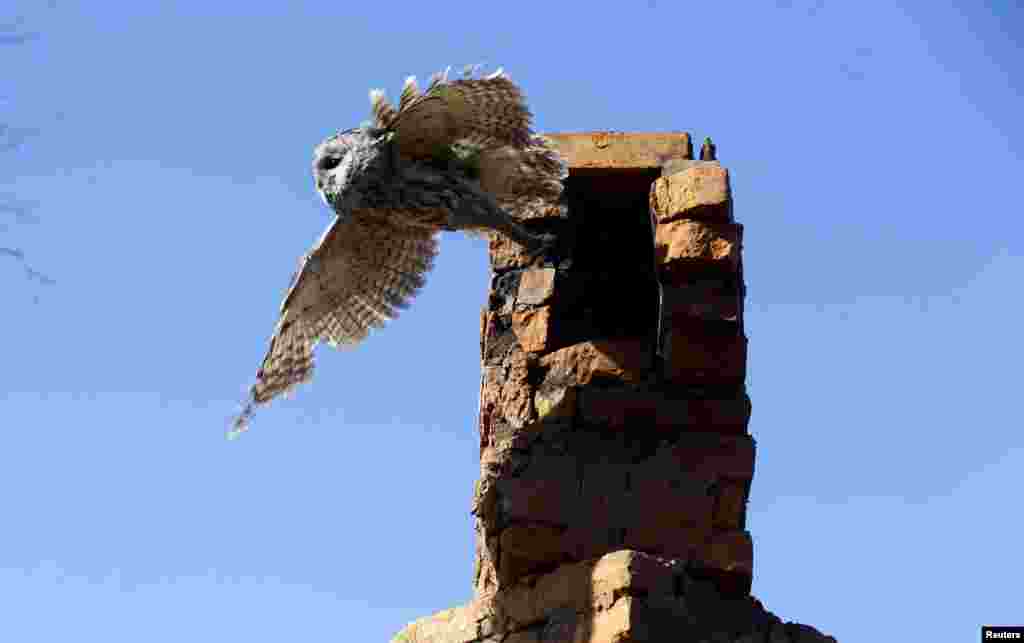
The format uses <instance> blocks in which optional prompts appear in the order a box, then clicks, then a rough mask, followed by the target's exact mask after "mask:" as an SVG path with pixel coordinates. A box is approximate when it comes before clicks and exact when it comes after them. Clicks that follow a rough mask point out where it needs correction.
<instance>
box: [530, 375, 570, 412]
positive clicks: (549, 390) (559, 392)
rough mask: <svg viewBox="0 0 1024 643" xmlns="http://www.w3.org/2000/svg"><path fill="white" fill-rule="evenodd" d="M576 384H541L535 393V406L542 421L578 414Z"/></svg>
mask: <svg viewBox="0 0 1024 643" xmlns="http://www.w3.org/2000/svg"><path fill="white" fill-rule="evenodd" d="M576 398H577V389H576V387H575V386H555V385H552V384H549V385H544V384H541V386H540V387H539V388H538V389H537V392H536V393H534V394H533V407H534V409H535V410H536V412H537V419H538V420H541V421H552V420H564V419H569V418H572V417H574V416H575V415H576Z"/></svg>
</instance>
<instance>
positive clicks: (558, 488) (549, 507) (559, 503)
mask: <svg viewBox="0 0 1024 643" xmlns="http://www.w3.org/2000/svg"><path fill="white" fill-rule="evenodd" d="M574 478H575V472H568V473H567V477H566V478H565V479H550V478H547V479H544V478H522V477H520V478H507V479H504V480H499V481H498V482H497V485H498V492H499V498H500V501H499V502H500V506H501V510H502V513H503V515H504V516H505V517H506V518H507V519H508V520H513V521H520V522H543V523H548V524H551V525H564V524H566V523H567V522H568V520H569V517H570V516H572V515H573V513H574V511H575V507H576V505H577V502H576V488H575V487H576V484H575V480H574Z"/></svg>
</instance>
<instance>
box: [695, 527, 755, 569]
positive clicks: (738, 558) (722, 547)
mask: <svg viewBox="0 0 1024 643" xmlns="http://www.w3.org/2000/svg"><path fill="white" fill-rule="evenodd" d="M698 559H699V560H700V561H701V562H702V563H703V564H704V565H706V566H708V567H710V568H712V569H718V570H721V571H724V572H730V573H735V574H739V575H745V576H748V577H749V576H753V573H754V543H753V541H752V540H751V539H750V534H749V533H748V532H746V531H740V530H737V531H726V532H720V533H717V534H715V535H714V536H712V537H711V539H710V540H709V541H708V543H707V544H705V545H704V547H703V548H702V549H701V550H700V552H699V554H698Z"/></svg>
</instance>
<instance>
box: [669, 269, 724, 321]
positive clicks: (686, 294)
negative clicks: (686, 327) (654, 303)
mask: <svg viewBox="0 0 1024 643" xmlns="http://www.w3.org/2000/svg"><path fill="white" fill-rule="evenodd" d="M661 296H662V299H661V314H662V318H663V319H664V320H665V322H666V325H672V324H675V323H686V322H687V321H688V320H701V321H711V322H738V321H739V318H740V311H741V310H742V306H743V299H742V297H741V294H740V289H739V287H738V285H737V280H736V279H728V280H724V279H699V280H694V281H691V282H688V283H683V284H679V285H669V284H666V285H664V286H663V287H662V295H661Z"/></svg>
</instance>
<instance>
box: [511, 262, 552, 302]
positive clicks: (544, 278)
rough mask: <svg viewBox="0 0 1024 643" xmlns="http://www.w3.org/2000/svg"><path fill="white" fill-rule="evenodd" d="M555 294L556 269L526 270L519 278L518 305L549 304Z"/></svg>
mask: <svg viewBox="0 0 1024 643" xmlns="http://www.w3.org/2000/svg"><path fill="white" fill-rule="evenodd" d="M554 292H555V269H554V268H536V269H533V270H524V271H523V272H522V274H521V275H520V277H519V290H518V292H517V294H516V303H517V304H521V305H525V306H538V305H540V304H544V303H547V302H548V300H550V299H551V296H552V295H553V294H554Z"/></svg>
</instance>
